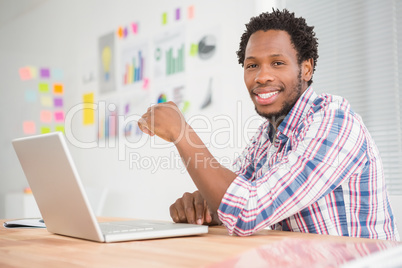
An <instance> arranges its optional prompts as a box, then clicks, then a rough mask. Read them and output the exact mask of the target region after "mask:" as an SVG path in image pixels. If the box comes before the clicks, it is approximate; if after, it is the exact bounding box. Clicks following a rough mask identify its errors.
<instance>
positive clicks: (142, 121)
mask: <svg viewBox="0 0 402 268" xmlns="http://www.w3.org/2000/svg"><path fill="white" fill-rule="evenodd" d="M147 118H148V115H147V114H144V115H143V116H142V117H141V118H140V119H139V120H138V127H139V128H140V129H141V131H142V132H144V133H145V134H148V135H150V136H153V135H155V134H154V133H153V132H152V131H151V130H150V129H149V126H148V123H147Z"/></svg>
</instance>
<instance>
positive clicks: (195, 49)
mask: <svg viewBox="0 0 402 268" xmlns="http://www.w3.org/2000/svg"><path fill="white" fill-rule="evenodd" d="M197 53H198V44H191V46H190V56H192V57H195V56H197Z"/></svg>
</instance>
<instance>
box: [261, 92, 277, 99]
mask: <svg viewBox="0 0 402 268" xmlns="http://www.w3.org/2000/svg"><path fill="white" fill-rule="evenodd" d="M276 94H278V91H275V92H271V93H265V94H258V97H260V98H261V99H268V98H270V97H272V96H274V95H276Z"/></svg>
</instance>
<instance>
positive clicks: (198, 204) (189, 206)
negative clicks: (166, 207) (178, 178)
mask: <svg viewBox="0 0 402 268" xmlns="http://www.w3.org/2000/svg"><path fill="white" fill-rule="evenodd" d="M170 216H171V217H172V219H173V221H174V222H181V223H192V224H199V225H201V224H205V225H218V224H220V221H219V219H218V214H217V213H216V211H215V212H211V211H210V210H209V208H208V205H207V202H206V201H205V199H204V198H203V197H202V196H201V194H200V192H199V191H195V192H194V193H185V194H184V195H183V197H181V198H179V199H177V200H176V202H175V203H174V204H172V205H171V206H170Z"/></svg>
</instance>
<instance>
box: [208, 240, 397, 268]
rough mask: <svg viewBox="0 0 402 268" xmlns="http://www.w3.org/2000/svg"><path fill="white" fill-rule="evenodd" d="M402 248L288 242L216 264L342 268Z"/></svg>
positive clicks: (392, 244) (384, 243)
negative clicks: (368, 256) (371, 256)
mask: <svg viewBox="0 0 402 268" xmlns="http://www.w3.org/2000/svg"><path fill="white" fill-rule="evenodd" d="M398 245H400V244H399V243H397V242H390V241H382V242H378V243H374V242H367V243H345V242H331V241H317V240H307V239H292V238H288V239H284V240H282V241H279V242H276V243H271V244H267V245H263V246H261V247H258V248H256V249H252V250H249V251H246V252H245V253H243V254H240V255H239V256H237V257H235V258H232V259H229V260H226V261H224V262H221V263H216V264H213V265H211V266H209V268H218V267H281V268H287V267H303V268H304V267H339V266H340V265H342V264H345V263H347V262H349V261H352V260H355V259H359V258H362V257H364V256H367V255H370V254H372V253H374V252H379V251H383V250H386V249H389V248H392V247H396V246H398Z"/></svg>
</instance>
